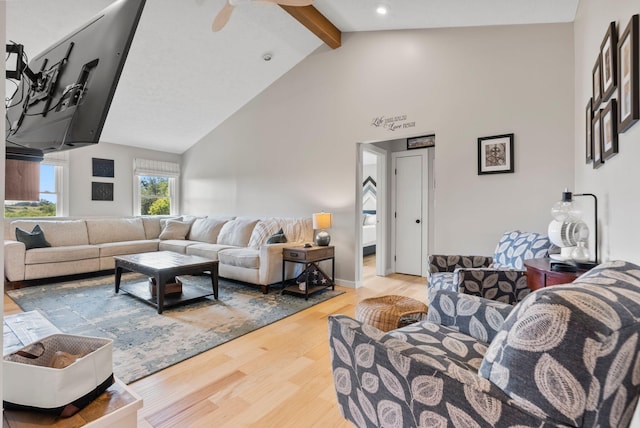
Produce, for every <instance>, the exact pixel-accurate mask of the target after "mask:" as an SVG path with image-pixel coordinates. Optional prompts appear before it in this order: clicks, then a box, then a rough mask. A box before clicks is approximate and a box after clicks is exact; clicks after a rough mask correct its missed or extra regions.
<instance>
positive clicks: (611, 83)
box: [600, 21, 618, 102]
mask: <svg viewBox="0 0 640 428" xmlns="http://www.w3.org/2000/svg"><path fill="white" fill-rule="evenodd" d="M617 45H618V35H617V33H616V23H615V22H613V21H612V22H611V23H610V24H609V28H608V29H607V33H606V34H605V36H604V39H603V40H602V43H601V44H600V60H601V63H602V65H601V73H602V100H601V101H602V102H606V101H607V100H608V99H609V98H610V97H611V95H613V93H614V92H615V90H616V87H617V80H618V72H617V68H618V60H617V58H618V46H617Z"/></svg>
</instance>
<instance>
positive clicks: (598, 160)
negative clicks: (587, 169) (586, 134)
mask: <svg viewBox="0 0 640 428" xmlns="http://www.w3.org/2000/svg"><path fill="white" fill-rule="evenodd" d="M600 113H601V110H594V112H593V126H592V127H591V135H592V137H593V151H592V153H593V169H597V168H600V167H601V166H602V165H604V158H603V157H602V129H601V128H602V127H601V123H600Z"/></svg>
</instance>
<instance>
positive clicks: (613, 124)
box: [600, 98, 618, 160]
mask: <svg viewBox="0 0 640 428" xmlns="http://www.w3.org/2000/svg"><path fill="white" fill-rule="evenodd" d="M600 126H601V128H602V136H601V138H602V159H603V160H607V159H610V158H611V157H613V156H614V155H615V154H616V153H618V112H617V102H616V99H615V98H614V99H612V100H611V101H609V102H608V103H607V106H606V107H605V108H604V109H603V110H602V112H601V113H600Z"/></svg>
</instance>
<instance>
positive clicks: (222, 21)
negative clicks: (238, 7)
mask: <svg viewBox="0 0 640 428" xmlns="http://www.w3.org/2000/svg"><path fill="white" fill-rule="evenodd" d="M231 12H233V5H232V4H231V3H229V2H228V1H227V3H226V4H225V5H224V7H223V8H222V9H221V10H220V12H218V14H217V15H216V17H215V18H214V19H213V23H212V24H211V30H212V31H214V32H215V31H220V30H222V27H224V26H225V25H226V23H227V22H228V21H229V18H230V17H231Z"/></svg>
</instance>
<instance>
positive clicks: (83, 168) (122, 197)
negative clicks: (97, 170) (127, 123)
mask: <svg viewBox="0 0 640 428" xmlns="http://www.w3.org/2000/svg"><path fill="white" fill-rule="evenodd" d="M92 158H102V159H113V160H114V168H115V174H114V175H115V177H114V178H105V177H92V161H91V159H92ZM134 158H143V159H154V160H162V161H170V162H178V163H180V160H181V155H177V154H173V153H165V152H159V151H155V150H146V149H141V148H137V147H129V146H123V145H120V144H111V143H105V142H101V143H99V144H96V145H94V146H88V147H83V148H79V149H74V150H70V151H69V165H70V167H69V195H70V198H69V215H70V216H130V215H133V159H134ZM92 181H98V182H110V183H114V189H113V202H111V201H92V200H91V182H92Z"/></svg>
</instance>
